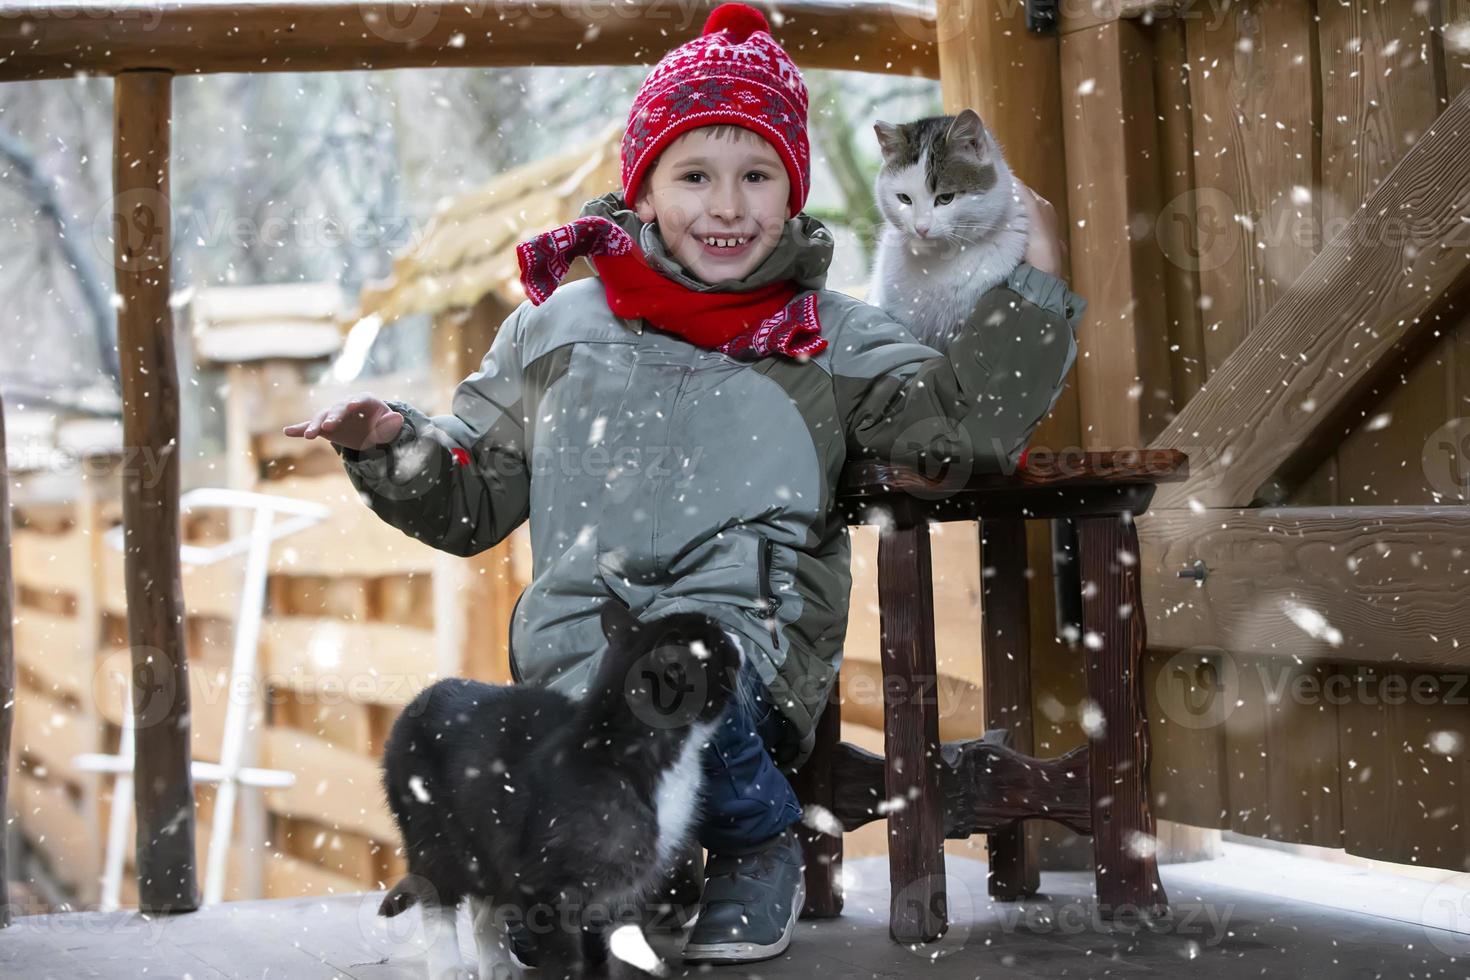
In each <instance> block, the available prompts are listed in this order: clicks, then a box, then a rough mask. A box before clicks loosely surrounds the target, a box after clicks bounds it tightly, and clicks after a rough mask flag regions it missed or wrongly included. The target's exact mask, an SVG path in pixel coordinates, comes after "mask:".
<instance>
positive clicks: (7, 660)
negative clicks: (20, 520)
mask: <svg viewBox="0 0 1470 980" xmlns="http://www.w3.org/2000/svg"><path fill="white" fill-rule="evenodd" d="M14 619H15V586H14V584H13V582H12V579H11V574H10V467H9V466H8V465H6V462H5V402H4V400H3V399H0V821H3V820H4V817H5V814H7V813H9V812H10V811H9V810H8V809H7V808H6V798H7V794H8V792H9V788H10V733H11V729H12V728H13V727H14V725H15V636H14V634H12V633H11V630H10V624H11V622H12V621H14ZM6 838H7V835H6V834H5V833H4V832H3V831H0V929H3V928H4V927H6V926H8V925H10V918H11V913H10V893H9V889H8V887H7V884H6V883H7V882H8V881H9V880H10V878H9V877H8V871H9V864H8V855H7V854H6V848H5V841H6Z"/></svg>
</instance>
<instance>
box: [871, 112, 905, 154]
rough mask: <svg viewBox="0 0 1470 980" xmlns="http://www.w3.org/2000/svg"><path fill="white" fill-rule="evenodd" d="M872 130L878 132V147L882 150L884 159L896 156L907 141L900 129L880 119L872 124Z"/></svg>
mask: <svg viewBox="0 0 1470 980" xmlns="http://www.w3.org/2000/svg"><path fill="white" fill-rule="evenodd" d="M873 132H875V133H877V134H878V148H879V149H880V150H882V151H883V158H884V159H885V160H886V159H888V158H890V157H896V156H898V155H899V154H900V153H902V152H903V148H904V146H905V145H907V143H908V140H906V139H904V135H903V130H902V129H900V128H899V127H897V126H895V125H893V123H886V122H884V121H883V120H881V119H880V120H878V121H877V122H876V123H874V124H873Z"/></svg>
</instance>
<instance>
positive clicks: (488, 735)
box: [379, 600, 742, 980]
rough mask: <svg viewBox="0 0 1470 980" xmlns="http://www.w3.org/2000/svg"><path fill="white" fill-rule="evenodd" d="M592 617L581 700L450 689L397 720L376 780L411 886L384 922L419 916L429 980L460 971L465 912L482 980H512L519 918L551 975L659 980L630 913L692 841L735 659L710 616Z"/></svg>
mask: <svg viewBox="0 0 1470 980" xmlns="http://www.w3.org/2000/svg"><path fill="white" fill-rule="evenodd" d="M600 615H601V623H602V630H603V633H604V635H605V636H606V637H607V640H608V646H607V648H606V649H605V650H604V652H603V653H602V654H601V657H600V660H599V662H598V664H597V667H596V670H595V672H594V676H593V678H592V680H591V681H590V683H589V686H588V693H587V695H586V697H585V698H583V699H582V700H580V701H578V700H574V699H572V698H569V697H567V696H565V695H563V694H561V693H559V692H556V691H552V690H549V689H545V688H539V687H530V686H520V685H510V686H506V685H494V684H484V683H480V682H477V681H469V680H460V679H451V680H443V681H439V682H438V683H436V684H434V685H433V686H431V687H429V688H427V689H426V690H424V691H423V692H421V693H420V694H419V695H418V697H416V698H415V699H414V700H413V702H412V703H411V704H409V706H408V707H407V708H405V709H404V711H403V713H402V714H401V715H400V716H399V718H398V720H397V721H396V722H395V723H394V725H393V731H392V733H391V734H390V735H389V738H388V741H387V744H386V746H385V748H384V759H383V783H384V788H385V790H386V792H387V796H388V803H389V806H390V808H391V809H392V811H393V816H394V818H395V820H396V821H397V824H398V829H399V832H400V834H401V835H402V838H403V846H404V853H405V856H406V859H407V863H408V872H409V873H408V876H407V877H405V878H404V879H403V880H402V881H401V882H399V883H398V884H397V885H396V886H394V888H393V889H392V890H391V891H389V893H388V895H387V897H386V898H384V900H383V903H382V906H381V907H380V908H379V914H380V915H384V916H393V915H397V914H399V913H400V912H403V911H404V910H405V909H407V908H409V907H410V906H412V905H414V904H416V903H417V904H421V905H422V907H423V915H424V923H425V927H426V931H427V932H428V936H429V954H428V958H429V976H430V980H450V978H461V977H465V976H467V975H468V974H467V973H466V972H465V971H464V968H463V966H462V963H461V960H460V954H459V941H458V935H457V931H456V928H455V912H456V909H457V907H458V906H459V904H460V902H461V901H462V900H464V899H468V900H469V901H470V906H471V915H472V919H473V921H474V925H475V944H476V948H477V953H478V958H479V977H480V980H504V978H514V977H517V976H519V973H518V964H517V962H516V960H515V959H513V958H512V957H511V955H510V943H509V937H508V926H510V925H512V924H514V923H515V922H517V921H518V922H521V923H525V925H526V927H527V930H526V931H527V932H529V933H530V934H531V937H532V939H533V940H534V943H535V946H536V957H535V959H536V960H537V966H538V967H539V969H540V971H541V972H540V976H542V977H544V978H547V980H563V978H567V980H570V978H580V977H583V976H585V975H587V972H588V971H590V970H591V969H593V968H595V967H596V966H597V965H599V963H600V961H604V960H607V961H608V966H609V968H610V969H612V970H616V971H620V972H622V973H625V974H628V973H631V975H634V976H647V975H655V976H661V975H663V974H664V973H665V971H666V969H667V968H666V967H665V966H664V964H663V963H662V962H661V961H660V960H659V958H658V956H657V954H655V953H654V952H653V950H652V949H651V948H650V947H649V946H648V944H647V941H646V939H645V937H644V935H643V931H642V929H641V927H640V926H639V925H638V922H639V921H640V920H639V919H638V918H637V917H636V916H629V915H628V914H627V913H628V912H629V911H630V910H636V909H638V908H641V906H642V904H643V902H644V900H645V899H646V897H647V896H648V894H649V893H650V892H651V891H652V890H653V889H654V888H655V887H656V886H657V885H658V884H659V883H660V882H661V881H662V880H663V879H664V878H665V877H666V875H667V874H668V871H669V868H670V866H671V864H672V863H673V862H674V860H675V859H676V857H677V856H678V855H679V854H680V853H681V851H682V850H683V848H684V846H685V844H686V843H687V842H689V840H690V838H691V835H692V833H693V831H694V830H695V827H696V824H697V819H696V818H697V815H698V809H699V802H700V796H701V792H702V788H703V778H704V776H703V767H702V765H701V751H702V749H703V747H704V745H705V743H706V742H707V740H708V739H709V736H710V734H711V732H712V731H713V730H714V728H715V726H716V725H717V724H718V723H719V719H720V716H721V713H722V712H723V710H724V708H725V705H726V704H727V702H728V700H729V699H730V698H731V697H732V696H734V694H733V691H734V690H735V686H736V678H737V675H738V672H739V668H740V665H741V661H742V653H741V649H740V647H739V646H738V645H737V644H735V643H733V642H732V640H731V637H730V635H729V634H728V633H726V632H725V631H724V630H723V629H722V628H721V627H720V626H719V625H718V624H717V623H716V622H715V621H714V620H712V619H710V618H708V617H706V616H704V615H702V614H700V613H680V614H676V615H672V616H666V617H664V618H662V619H660V620H657V621H655V622H653V623H648V624H643V623H640V622H639V621H638V620H637V619H636V618H634V617H633V615H632V614H631V613H630V612H629V611H628V610H627V608H626V607H624V606H623V605H622V603H620V602H618V601H616V600H610V601H608V602H607V603H606V604H604V605H603V607H602V610H601V613H600ZM599 917H600V918H599ZM594 920H595V921H594ZM593 927H597V928H593ZM609 947H610V949H611V952H612V957H611V959H610V960H609V959H608V957H607V953H608V951H609Z"/></svg>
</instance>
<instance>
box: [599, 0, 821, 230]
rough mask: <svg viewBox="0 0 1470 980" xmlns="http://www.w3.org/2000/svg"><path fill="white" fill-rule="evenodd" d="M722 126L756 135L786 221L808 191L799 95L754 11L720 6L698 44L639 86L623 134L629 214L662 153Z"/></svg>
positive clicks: (781, 53)
mask: <svg viewBox="0 0 1470 980" xmlns="http://www.w3.org/2000/svg"><path fill="white" fill-rule="evenodd" d="M725 123H730V124H734V125H736V126H742V127H744V128H746V129H749V130H752V131H754V132H756V133H759V134H760V135H761V136H764V137H765V138H766V141H767V142H769V143H770V144H771V146H772V147H774V148H775V150H776V152H777V153H778V154H779V155H780V157H781V162H782V163H783V164H784V165H785V166H786V174H787V176H788V177H789V178H790V179H791V196H790V198H789V199H788V206H789V208H790V211H791V213H790V215H788V216H787V217H788V218H789V217H791V216H794V215H796V214H797V213H798V212H800V211H801V209H802V208H803V207H804V206H805V205H806V198H807V194H808V192H809V191H810V189H811V147H810V145H809V144H808V142H807V133H806V126H807V91H806V83H805V82H804V81H803V80H802V77H801V71H800V69H798V68H797V67H796V62H794V61H792V60H791V57H790V56H789V55H788V54H787V53H786V52H785V50H784V49H782V47H781V45H779V44H777V43H776V40H775V38H773V37H772V36H771V28H770V24H769V23H767V21H766V18H765V15H764V14H762V13H761V12H760V11H759V10H757V9H755V8H754V7H751V6H749V5H747V4H743V3H725V4H721V5H720V6H718V7H716V8H715V9H714V10H713V11H711V12H710V15H709V18H708V19H707V20H706V21H705V23H704V32H703V33H702V34H700V36H699V37H697V38H695V39H694V40H692V41H689V42H687V43H685V44H682V45H680V46H679V47H677V48H675V49H673V50H672V51H670V52H669V53H668V54H666V55H664V57H663V58H662V59H660V61H659V63H658V64H657V65H655V66H654V67H653V71H652V72H650V73H649V76H648V77H647V78H646V79H644V80H643V84H642V85H641V86H640V87H639V89H638V94H637V96H635V97H634V99H633V107H632V109H631V110H630V111H629V113H628V127H627V130H626V131H625V132H624V133H623V145H622V158H623V174H622V178H623V199H624V201H625V202H626V203H627V205H628V206H629V207H630V208H631V207H633V205H634V204H635V203H636V202H637V200H638V194H639V191H640V189H641V188H642V185H643V177H644V175H645V174H646V173H647V172H648V168H649V166H651V165H652V163H653V161H654V160H656V159H657V158H658V155H659V154H660V153H662V152H663V151H664V149H665V148H666V147H667V146H668V145H669V144H670V143H672V142H673V141H674V140H675V139H677V138H678V137H679V135H680V134H682V133H686V132H688V131H689V130H691V129H699V128H701V127H703V126H718V125H721V124H725Z"/></svg>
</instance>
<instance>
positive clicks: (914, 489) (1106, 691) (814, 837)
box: [795, 450, 1188, 942]
mask: <svg viewBox="0 0 1470 980" xmlns="http://www.w3.org/2000/svg"><path fill="white" fill-rule="evenodd" d="M1187 475H1188V469H1187V460H1186V459H1185V456H1184V454H1183V453H1180V452H1177V451H1174V450H1130V451H1125V452H1103V453H1083V452H1076V453H1072V454H1046V453H1041V452H1035V453H1029V454H1028V455H1027V456H1026V457H1025V462H1024V465H1023V466H1022V467H1021V468H1019V469H1018V470H1017V471H1016V472H1015V473H1012V474H1008V475H1004V474H986V475H979V476H968V475H966V476H965V477H964V478H963V479H961V478H958V477H946V476H944V475H941V476H940V477H938V478H934V479H930V478H926V477H924V476H922V475H920V474H917V473H914V472H912V471H905V470H899V469H895V468H892V467H889V466H886V465H883V464H880V463H871V462H864V463H857V464H850V465H849V466H848V467H847V469H846V470H845V471H844V473H843V479H842V483H841V486H840V489H839V493H838V503H839V506H840V507H841V508H842V509H843V512H844V514H845V515H846V517H847V521H848V523H849V524H878V525H879V527H880V537H879V544H878V597H879V606H880V613H879V617H880V623H881V631H882V643H881V646H882V657H883V676H884V738H885V743H884V744H885V752H884V757H882V758H880V757H878V756H876V755H873V754H872V753H870V752H866V751H864V750H862V749H859V748H856V747H854V746H852V745H849V744H847V743H844V742H841V741H839V738H840V730H841V711H840V707H839V702H838V695H837V688H836V687H835V686H834V689H833V695H832V700H831V701H830V702H829V704H828V707H827V708H826V710H825V711H824V712H823V715H822V718H821V721H820V723H819V725H818V729H817V747H816V750H815V752H814V753H813V755H812V757H811V759H809V760H808V762H807V764H806V765H804V766H803V767H802V771H801V772H800V773H798V774H797V775H796V779H795V783H796V786H797V792H798V794H799V795H800V796H801V798H802V800H803V802H808V803H816V804H819V805H821V806H823V807H825V808H827V809H828V810H829V811H831V813H832V814H833V815H834V816H835V817H836V818H837V820H838V821H839V822H840V823H841V825H842V828H843V830H844V831H851V830H854V829H856V828H858V827H861V826H862V825H863V824H865V823H868V822H870V821H872V820H878V819H885V818H886V819H887V820H888V821H889V836H888V843H889V877H890V883H891V887H892V892H891V895H892V899H891V902H892V904H891V905H890V908H889V933H890V935H891V936H892V938H893V939H894V940H895V941H898V942H928V941H930V940H933V939H935V938H937V937H939V936H940V935H942V934H943V933H944V931H945V929H946V928H947V925H948V918H947V907H946V901H945V887H944V852H943V843H944V839H945V838H952V839H961V840H963V839H965V838H967V837H969V836H970V835H971V834H976V833H984V834H987V835H989V841H988V844H989V850H990V874H989V890H990V894H991V896H992V897H994V898H997V899H1001V900H1010V899H1015V898H1019V897H1021V896H1023V895H1026V894H1030V893H1032V892H1034V891H1035V890H1036V888H1037V884H1038V874H1037V868H1036V863H1035V858H1034V856H1033V855H1029V854H1028V853H1027V851H1026V847H1025V841H1024V836H1023V834H1022V826H1021V821H1023V820H1026V819H1030V818H1037V817H1045V818H1046V819H1049V820H1056V821H1058V822H1060V823H1062V824H1065V825H1066V826H1068V827H1070V828H1072V829H1073V830H1075V831H1077V832H1078V833H1083V834H1090V835H1091V836H1092V838H1093V852H1094V855H1095V857H1096V881H1097V899H1098V903H1099V907H1100V909H1101V910H1102V911H1103V914H1105V915H1108V916H1110V917H1120V916H1128V915H1145V916H1156V915H1159V914H1162V912H1163V911H1164V910H1165V909H1166V908H1167V900H1166V897H1165V895H1164V891H1163V888H1162V887H1161V885H1160V883H1159V874H1158V866H1157V862H1156V861H1155V858H1154V853H1153V848H1154V822H1153V816H1152V814H1151V812H1150V810H1149V782H1148V766H1149V738H1148V725H1147V722H1146V719H1145V716H1144V693H1143V687H1142V672H1141V661H1142V658H1143V652H1144V646H1145V642H1146V641H1145V635H1144V619H1143V615H1142V612H1141V609H1142V601H1141V595H1140V585H1139V576H1138V534H1137V531H1136V529H1135V527H1134V524H1133V520H1132V518H1133V515H1135V514H1140V513H1143V512H1144V511H1146V510H1147V509H1148V504H1149V500H1150V499H1151V498H1152V497H1153V493H1154V488H1155V486H1156V485H1157V484H1158V483H1161V482H1171V481H1177V480H1182V479H1184V478H1185V477H1186V476H1187ZM1056 517H1066V518H1073V519H1075V520H1076V521H1077V523H1078V525H1079V550H1080V552H1081V554H1080V560H1081V570H1082V579H1083V590H1082V607H1083V627H1084V636H1083V644H1082V647H1083V650H1084V655H1085V657H1086V660H1087V692H1088V697H1089V699H1090V700H1091V702H1092V703H1093V704H1095V705H1096V706H1097V708H1098V709H1099V710H1100V719H1099V721H1100V726H1094V728H1093V730H1092V731H1090V732H1089V741H1090V744H1089V745H1085V746H1082V747H1079V748H1077V749H1074V750H1073V751H1071V752H1068V753H1066V754H1065V755H1062V756H1060V757H1058V758H1054V759H1037V758H1032V757H1030V756H1029V755H1027V754H1025V753H1023V752H1022V751H1018V750H1017V748H1012V747H1011V743H1012V742H1013V741H1014V737H1013V736H1014V735H1015V734H1016V733H1024V734H1025V739H1024V741H1022V742H1021V743H1020V746H1019V747H1021V748H1025V749H1028V750H1029V747H1030V726H1031V685H1030V676H1029V669H1027V665H1028V664H1029V663H1030V618H1029V616H1030V613H1029V608H1028V602H1027V596H1026V577H1025V574H1024V573H1025V569H1026V534H1025V522H1026V521H1027V520H1031V519H1040V518H1056ZM962 520H965V521H979V522H980V535H981V564H982V566H983V567H984V568H990V569H993V570H994V573H993V574H991V575H989V576H987V577H985V578H984V579H983V583H984V588H983V599H982V603H983V611H984V622H985V642H984V644H983V648H984V649H983V656H984V658H985V660H984V698H985V718H986V728H987V732H986V734H985V736H984V737H983V738H980V739H977V740H973V741H966V742H950V743H945V744H943V745H941V744H940V742H939V705H938V699H937V696H933V693H932V692H934V691H935V690H936V685H935V678H936V676H937V670H936V666H935V657H934V590H933V582H932V577H931V569H930V550H929V523H930V522H931V521H934V522H942V521H962ZM1017 667H1020V668H1021V669H1016V668H1017ZM926 691H927V692H930V696H923V692H926ZM901 692H914V694H915V695H917V696H900V693H901ZM880 803H882V804H884V805H882V806H880V805H879V804H880ZM803 838H804V843H805V846H806V856H807V904H806V907H805V908H804V910H803V915H804V916H805V917H810V918H823V917H829V916H834V915H837V914H838V913H840V911H841V909H842V896H841V893H840V882H839V877H838V875H839V871H840V866H841V859H842V839H841V837H838V836H832V835H828V834H821V833H817V832H815V831H812V830H809V829H805V828H804V829H803Z"/></svg>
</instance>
